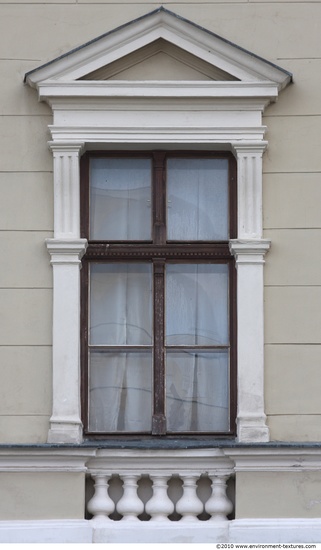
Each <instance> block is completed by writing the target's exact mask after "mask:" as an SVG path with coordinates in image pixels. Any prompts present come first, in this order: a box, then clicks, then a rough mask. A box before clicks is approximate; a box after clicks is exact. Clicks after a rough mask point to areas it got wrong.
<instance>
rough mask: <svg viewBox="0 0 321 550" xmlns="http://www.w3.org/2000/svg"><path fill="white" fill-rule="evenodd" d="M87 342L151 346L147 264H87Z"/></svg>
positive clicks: (149, 287) (150, 295)
mask: <svg viewBox="0 0 321 550" xmlns="http://www.w3.org/2000/svg"><path fill="white" fill-rule="evenodd" d="M90 267H91V270H90V331H89V343H90V344H92V345H93V344H95V345H98V344H101V345H113V346H125V345H132V346H134V345H136V346H137V345H150V344H151V343H152V269H151V264H147V263H146V264H138V263H133V264H131V263H130V264H124V263H110V264H91V266H90Z"/></svg>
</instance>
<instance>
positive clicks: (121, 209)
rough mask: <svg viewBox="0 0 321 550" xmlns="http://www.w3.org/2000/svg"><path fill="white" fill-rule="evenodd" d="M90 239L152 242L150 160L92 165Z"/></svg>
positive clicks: (96, 161) (95, 162)
mask: <svg viewBox="0 0 321 550" xmlns="http://www.w3.org/2000/svg"><path fill="white" fill-rule="evenodd" d="M90 220H91V221H90V238H91V239H96V240H99V239H105V240H127V241H128V240H149V239H151V160H150V159H139V158H136V159H135V158H127V159H126V158H119V159H115V158H97V159H91V161H90Z"/></svg>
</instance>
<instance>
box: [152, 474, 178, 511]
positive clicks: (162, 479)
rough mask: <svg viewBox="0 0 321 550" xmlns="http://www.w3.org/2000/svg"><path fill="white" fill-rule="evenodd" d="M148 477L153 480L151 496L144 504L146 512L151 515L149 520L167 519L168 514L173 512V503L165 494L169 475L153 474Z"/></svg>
mask: <svg viewBox="0 0 321 550" xmlns="http://www.w3.org/2000/svg"><path fill="white" fill-rule="evenodd" d="M150 478H151V480H152V481H153V496H152V497H151V498H150V500H149V501H148V502H147V504H146V506H145V509H146V512H147V514H149V515H150V516H152V517H151V521H169V520H168V516H169V515H170V514H172V513H173V512H174V504H173V502H172V501H171V499H170V498H169V496H168V494H167V480H168V479H169V476H164V475H161V474H154V475H152V476H150Z"/></svg>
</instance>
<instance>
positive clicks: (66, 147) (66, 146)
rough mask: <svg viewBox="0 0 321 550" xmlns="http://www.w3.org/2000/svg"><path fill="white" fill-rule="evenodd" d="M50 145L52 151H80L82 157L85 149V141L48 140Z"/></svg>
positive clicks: (79, 154)
mask: <svg viewBox="0 0 321 550" xmlns="http://www.w3.org/2000/svg"><path fill="white" fill-rule="evenodd" d="M48 147H49V149H50V150H51V151H52V153H66V154H68V153H69V154H70V153H78V156H79V157H80V156H81V155H82V154H83V152H84V150H85V143H84V142H83V141H71V142H68V141H48Z"/></svg>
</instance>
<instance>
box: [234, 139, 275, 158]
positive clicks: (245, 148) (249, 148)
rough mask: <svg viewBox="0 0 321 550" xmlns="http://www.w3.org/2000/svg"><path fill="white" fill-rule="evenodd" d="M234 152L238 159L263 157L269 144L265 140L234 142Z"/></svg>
mask: <svg viewBox="0 0 321 550" xmlns="http://www.w3.org/2000/svg"><path fill="white" fill-rule="evenodd" d="M231 145H232V151H233V153H234V154H235V156H236V157H240V156H242V155H243V156H244V155H249V154H251V155H253V154H256V155H259V156H262V155H263V153H264V151H265V149H266V148H267V146H268V142H267V141H264V140H260V141H233V142H232V144H231Z"/></svg>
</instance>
